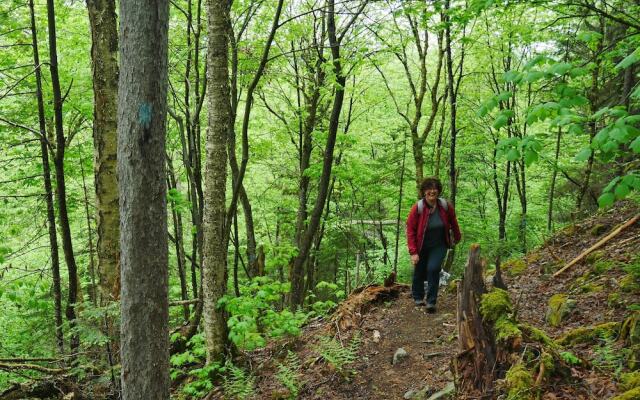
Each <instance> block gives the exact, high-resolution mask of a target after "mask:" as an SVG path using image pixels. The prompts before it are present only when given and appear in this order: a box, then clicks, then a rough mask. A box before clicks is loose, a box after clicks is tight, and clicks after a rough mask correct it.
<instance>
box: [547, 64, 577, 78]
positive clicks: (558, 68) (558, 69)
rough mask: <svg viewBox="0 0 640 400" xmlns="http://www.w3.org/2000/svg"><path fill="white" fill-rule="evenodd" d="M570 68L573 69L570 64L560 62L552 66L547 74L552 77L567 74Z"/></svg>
mask: <svg viewBox="0 0 640 400" xmlns="http://www.w3.org/2000/svg"><path fill="white" fill-rule="evenodd" d="M571 68H573V65H572V64H570V63H563V62H560V63H556V64H553V65H552V66H551V68H549V72H550V73H552V74H554V75H564V74H566V73H567V72H569V70H570V69H571Z"/></svg>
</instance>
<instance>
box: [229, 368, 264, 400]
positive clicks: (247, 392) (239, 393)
mask: <svg viewBox="0 0 640 400" xmlns="http://www.w3.org/2000/svg"><path fill="white" fill-rule="evenodd" d="M226 370H227V374H225V376H224V377H223V380H224V382H223V384H222V387H223V388H224V394H225V398H227V399H237V400H243V399H247V398H249V397H251V396H253V394H254V387H255V383H256V377H255V376H253V375H251V374H247V372H245V370H243V369H242V368H240V367H236V366H235V365H233V364H231V363H228V364H227V365H226Z"/></svg>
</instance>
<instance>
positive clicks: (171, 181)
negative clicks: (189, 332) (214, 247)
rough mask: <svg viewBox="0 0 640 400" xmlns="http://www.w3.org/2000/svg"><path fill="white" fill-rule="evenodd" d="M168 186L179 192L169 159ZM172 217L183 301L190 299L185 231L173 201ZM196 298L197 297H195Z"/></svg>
mask: <svg viewBox="0 0 640 400" xmlns="http://www.w3.org/2000/svg"><path fill="white" fill-rule="evenodd" d="M167 175H168V179H167V186H168V187H169V190H171V189H173V190H176V191H177V190H178V185H177V182H176V176H175V172H174V171H173V162H172V161H171V159H170V158H169V157H167ZM171 217H172V219H173V234H174V244H175V248H176V263H177V264H178V277H179V278H180V296H181V298H182V300H188V299H189V291H188V290H187V272H186V265H187V260H186V257H185V252H184V234H183V232H184V230H183V228H182V213H181V211H180V210H179V209H178V207H177V206H176V202H175V201H171ZM194 297H195V296H194ZM183 313H184V320H185V322H188V321H189V315H190V311H189V305H188V304H185V305H184V306H183Z"/></svg>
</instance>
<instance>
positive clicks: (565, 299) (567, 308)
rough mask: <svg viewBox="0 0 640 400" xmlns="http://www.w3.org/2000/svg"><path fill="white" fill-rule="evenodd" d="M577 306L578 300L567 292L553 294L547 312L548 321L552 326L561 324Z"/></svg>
mask: <svg viewBox="0 0 640 400" xmlns="http://www.w3.org/2000/svg"><path fill="white" fill-rule="evenodd" d="M575 307H576V301H575V300H573V299H570V298H569V296H567V295H566V294H562V293H558V294H554V295H553V296H551V298H550V299H549V304H548V306H547V312H546V314H545V318H546V321H547V323H548V324H549V325H551V326H560V324H561V323H562V321H563V320H564V319H565V318H566V317H568V316H569V314H571V311H573V309H574V308H575Z"/></svg>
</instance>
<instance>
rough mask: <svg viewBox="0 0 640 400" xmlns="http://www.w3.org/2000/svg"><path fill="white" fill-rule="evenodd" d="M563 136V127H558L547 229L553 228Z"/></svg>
mask: <svg viewBox="0 0 640 400" xmlns="http://www.w3.org/2000/svg"><path fill="white" fill-rule="evenodd" d="M561 138H562V128H561V127H558V135H557V137H556V151H555V155H554V159H553V175H551V188H550V189H549V210H548V211H547V231H549V232H551V229H552V228H553V201H554V200H555V193H556V179H557V177H558V159H559V158H560V139H561Z"/></svg>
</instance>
